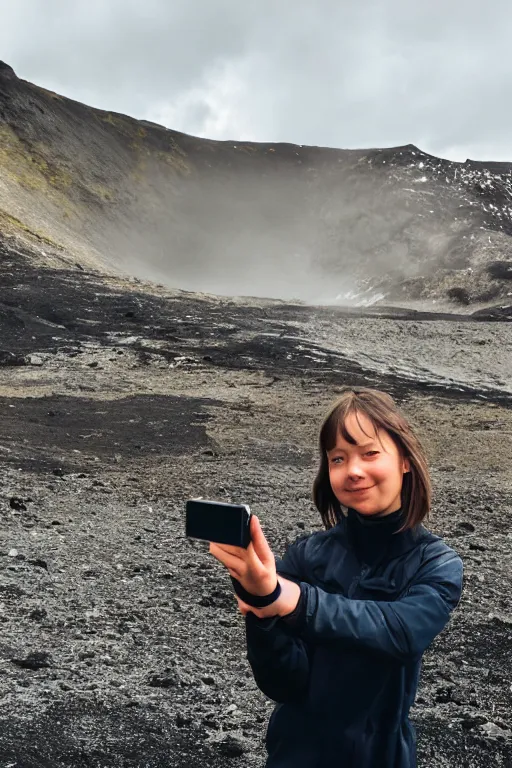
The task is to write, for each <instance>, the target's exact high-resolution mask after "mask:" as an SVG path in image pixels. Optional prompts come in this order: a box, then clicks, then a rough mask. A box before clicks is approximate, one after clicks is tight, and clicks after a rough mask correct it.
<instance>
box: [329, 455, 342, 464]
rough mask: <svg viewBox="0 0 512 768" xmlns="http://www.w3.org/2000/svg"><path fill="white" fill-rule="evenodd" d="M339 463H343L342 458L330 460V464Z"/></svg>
mask: <svg viewBox="0 0 512 768" xmlns="http://www.w3.org/2000/svg"><path fill="white" fill-rule="evenodd" d="M341 461H343V456H335V457H334V458H333V459H331V464H337V463H338V462H341Z"/></svg>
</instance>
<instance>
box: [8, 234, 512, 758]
mask: <svg viewBox="0 0 512 768" xmlns="http://www.w3.org/2000/svg"><path fill="white" fill-rule="evenodd" d="M0 281H1V285H2V296H1V301H0V329H1V339H2V341H1V350H0V414H1V417H2V421H1V423H2V429H1V431H0V458H1V460H2V463H1V465H0V491H1V494H0V514H1V518H2V526H1V529H0V530H1V537H0V622H1V623H2V634H1V637H2V639H1V643H0V650H1V653H0V693H1V698H0V723H1V726H2V727H1V729H0V766H1V768H7V766H10V767H11V768H14V767H16V768H35V767H36V766H37V767H38V768H39V767H40V766H41V767H44V768H50V767H51V768H71V767H72V766H73V768H75V767H76V766H80V767H81V766H84V767H85V766H87V767H89V766H91V767H92V766H94V768H96V767H97V768H99V767H100V766H109V767H110V766H116V768H117V767H119V768H121V767H123V768H124V767H128V766H130V767H132V766H133V767H135V766H137V767H138V766H140V767H141V768H142V766H145V767H147V768H156V767H157V766H162V768H163V766H166V768H167V767H168V766H172V767H173V768H181V767H182V766H183V767H185V766H187V768H189V767H190V766H194V768H206V766H208V768H217V767H219V768H220V766H222V767H223V768H224V766H226V765H231V766H233V768H239V767H240V768H241V767H242V766H247V767H248V768H252V767H253V766H254V768H257V767H261V766H262V765H263V764H264V758H265V753H264V747H263V737H264V733H265V728H266V722H267V720H268V716H269V714H270V711H271V708H272V702H270V701H268V700H267V699H266V698H265V696H264V695H263V694H262V693H261V692H259V691H258V689H257V688H256V686H255V684H254V682H253V680H252V676H251V672H250V669H249V666H248V663H247V661H246V658H245V646H244V627H243V618H242V617H241V616H240V615H239V614H238V613H237V610H236V603H235V600H234V598H233V597H232V593H231V589H230V585H229V577H228V576H227V574H226V573H224V570H223V569H222V567H221V566H220V565H219V564H218V563H217V561H215V560H214V559H213V558H211V557H210V556H209V554H208V552H207V545H204V544H203V543H200V542H192V541H189V540H187V539H186V538H185V537H184V535H183V527H184V526H183V523H184V520H183V509H184V501H185V500H186V499H187V498H189V497H190V496H192V495H196V496H197V495H201V496H204V497H206V498H208V497H210V498H218V499H226V500H231V501H243V502H246V503H249V504H250V505H251V507H252V509H253V510H254V511H255V512H256V513H257V514H258V515H259V516H260V518H261V520H262V524H263V527H264V529H265V532H266V533H267V536H268V538H269V540H270V542H271V545H272V547H273V550H274V551H275V552H276V554H280V553H282V551H283V549H284V547H285V545H286V543H287V542H288V541H292V540H294V539H295V538H296V537H297V536H298V535H302V534H303V533H304V532H308V531H313V530H318V529H319V528H320V527H321V525H320V518H319V515H318V513H317V512H316V511H315V509H314V508H313V505H312V502H311V501H310V486H311V482H312V479H313V476H314V472H315V465H316V452H315V451H316V434H317V428H318V424H319V420H320V418H321V416H322V414H323V412H324V410H325V408H326V406H327V405H328V403H329V402H330V401H331V400H332V399H333V398H334V397H335V396H336V394H337V393H338V391H339V389H340V387H341V386H344V385H346V384H354V385H356V384H359V385H360V384H369V385H371V386H379V387H382V388H383V389H386V390H387V391H389V392H390V393H391V394H393V395H394V396H395V397H396V398H397V399H398V400H399V402H400V403H401V405H402V407H403V409H404V411H405V412H406V413H407V414H408V415H409V416H410V418H411V420H412V422H413V423H414V424H415V426H416V427H417V429H418V431H419V433H420V435H421V437H422V438H423V440H424V442H425V444H426V447H427V450H428V454H429V457H430V461H431V466H432V474H433V479H434V485H435V499H434V508H433V514H432V519H431V521H430V524H429V525H430V527H431V529H432V530H434V532H436V533H441V534H442V535H444V536H445V537H446V540H447V542H448V543H449V544H450V545H451V546H453V547H454V548H455V549H456V550H457V551H458V552H459V553H460V554H461V556H462V558H463V560H464V563H465V587H464V593H463V598H462V601H461V604H460V607H459V609H458V610H457V612H456V614H455V615H454V617H453V620H452V622H451V623H450V625H449V627H448V628H447V629H446V630H445V631H444V632H443V633H442V634H441V636H440V637H439V638H438V639H437V640H436V642H435V643H434V644H433V645H432V647H431V648H430V649H429V651H428V652H427V654H426V656H425V661H424V667H423V672H422V678H421V683H420V688H419V693H418V698H417V703H416V706H415V708H414V712H413V721H414V723H415V725H416V728H417V732H418V740H419V765H420V766H424V767H425V768H427V766H428V768H444V767H446V768H448V767H449V768H477V767H480V766H482V767H483V766H485V768H491V767H493V766H502V767H503V766H509V768H510V766H512V722H511V716H510V713H511V711H512V678H511V671H510V657H511V652H512V611H511V603H510V588H511V577H510V574H511V572H512V562H511V559H512V558H511V554H510V553H511V540H512V533H511V529H510V523H509V520H510V514H511V513H512V504H511V487H512V469H511V465H510V450H511V448H512V439H511V437H512V411H511V404H512V393H511V379H512V364H511V362H510V361H511V355H510V349H511V341H512V336H511V333H512V331H511V327H510V325H509V324H507V323H498V322H475V321H472V320H468V319H467V318H466V319H460V318H459V319H457V318H454V319H453V320H451V321H450V320H438V319H437V320H436V319H433V318H430V319H422V320H417V319H410V320H407V319H404V318H403V317H401V318H400V319H396V320H393V319H390V318H389V317H386V318H383V317H378V316H374V315H373V316H372V315H371V314H369V315H368V317H357V318H356V317H353V316H352V315H350V313H349V314H344V313H343V312H340V311H339V310H334V309H333V310H327V309H323V310H320V309H315V308H308V307H301V306H292V305H286V304H280V303H269V302H258V301H255V300H248V301H246V302H243V301H240V300H237V301H230V300H229V299H225V300H218V299H214V298H208V297H205V296H197V295H196V294H192V293H185V292H183V293H177V292H175V293H171V292H166V291H165V290H163V289H161V288H157V287H151V286H149V285H147V284H143V283H140V282H139V281H135V282H134V281H131V282H130V281H126V282H123V281H121V280H120V279H119V278H107V277H101V276H100V275H99V274H95V273H86V272H83V271H80V270H78V269H77V270H76V271H71V270H59V269H56V268H53V269H49V268H47V267H44V266H43V265H42V263H38V262H37V260H36V259H35V256H34V255H30V254H28V253H25V252H24V251H23V250H21V249H20V248H19V247H17V248H16V247H13V245H12V244H10V245H6V244H4V245H3V246H2V247H1V261H0Z"/></svg>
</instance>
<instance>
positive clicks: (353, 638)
mask: <svg viewBox="0 0 512 768" xmlns="http://www.w3.org/2000/svg"><path fill="white" fill-rule="evenodd" d="M462 583H463V565H462V561H461V559H460V557H459V556H458V555H457V554H456V553H455V552H453V550H451V549H449V548H446V550H444V551H443V552H442V553H441V554H439V555H437V556H435V557H432V558H430V559H429V560H427V562H425V564H424V565H423V566H422V567H421V568H420V570H419V571H418V573H417V575H416V577H415V579H414V580H413V582H412V583H411V585H410V587H409V589H408V590H407V592H406V593H405V594H404V595H403V596H402V597H401V598H400V599H398V600H395V601H390V602H386V601H374V600H351V599H349V598H346V597H344V596H343V595H338V594H331V593H329V592H325V591H324V590H322V589H320V588H319V587H313V586H311V585H310V584H308V583H305V582H301V584H300V588H301V596H300V599H299V603H298V605H297V608H296V610H295V611H294V613H293V615H291V616H290V617H289V618H288V619H286V618H285V619H284V622H285V623H287V625H288V626H289V627H290V628H291V629H293V631H294V633H295V634H296V636H297V637H299V638H302V639H304V640H306V642H307V641H315V642H330V641H332V642H336V643H339V644H341V646H342V647H347V648H349V647H352V648H353V647H359V648H361V647H364V648H368V649H369V650H372V651H376V652H378V653H383V654H385V655H387V656H390V657H392V658H394V659H398V660H399V661H402V662H403V661H407V660H409V659H414V658H417V657H418V656H421V654H422V653H423V652H424V651H425V649H426V648H427V647H428V646H429V645H430V644H431V642H432V641H433V640H434V638H435V637H436V635H438V634H439V633H440V632H441V630H442V629H443V628H444V627H445V626H446V624H447V623H448V620H449V618H450V614H451V612H452V611H453V610H454V609H455V608H456V606H457V604H458V602H459V600H460V596H461V592H462Z"/></svg>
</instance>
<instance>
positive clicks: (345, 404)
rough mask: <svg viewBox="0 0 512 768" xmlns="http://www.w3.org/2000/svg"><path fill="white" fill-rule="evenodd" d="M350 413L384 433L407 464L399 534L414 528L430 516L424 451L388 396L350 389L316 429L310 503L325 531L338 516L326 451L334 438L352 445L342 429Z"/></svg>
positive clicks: (429, 489)
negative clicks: (316, 460) (316, 454)
mask: <svg viewBox="0 0 512 768" xmlns="http://www.w3.org/2000/svg"><path fill="white" fill-rule="evenodd" d="M351 413H355V414H356V416H357V414H358V413H359V414H365V416H367V417H368V418H369V419H370V421H371V422H372V424H373V427H374V429H375V432H376V433H377V432H378V430H379V429H384V430H386V432H387V433H388V434H389V436H390V437H391V438H392V439H393V441H394V443H395V445H396V446H397V448H398V450H399V452H400V455H401V456H402V458H404V459H408V460H409V465H410V471H409V472H407V473H404V476H403V484H402V494H401V499H402V509H403V511H404V517H405V520H404V524H403V526H402V528H401V529H400V530H401V531H404V530H406V529H408V528H414V526H416V525H418V524H419V523H421V522H422V520H424V519H425V518H428V516H429V512H430V503H431V498H432V486H431V482H430V475H429V471H428V466H427V459H426V456H425V452H424V449H423V447H422V445H421V443H420V441H419V440H418V438H417V437H416V435H415V434H414V433H413V431H412V429H411V426H410V424H409V423H408V421H407V419H406V418H405V416H404V415H403V414H402V413H401V412H400V410H399V409H398V406H397V405H396V403H395V401H394V400H393V398H392V397H390V395H388V394H387V393H386V392H381V391H379V390H377V389H368V388H366V387H361V388H350V389H347V390H346V391H344V392H343V394H342V395H341V397H339V398H338V400H336V401H335V402H334V403H333V404H332V405H331V407H330V409H329V412H328V413H327V416H326V417H325V419H324V421H323V424H322V426H321V428H320V436H319V448H320V466H319V469H318V473H317V476H316V478H315V481H314V483H313V501H314V502H315V506H316V508H317V509H318V511H319V512H320V515H321V517H322V521H323V523H324V526H325V528H326V529H329V528H332V527H333V526H335V525H336V524H337V523H338V522H339V520H340V519H341V516H342V509H341V504H340V502H339V501H338V499H337V498H336V496H335V495H334V493H333V490H332V488H331V483H330V480H329V464H328V459H327V451H330V450H332V448H334V446H335V445H336V440H337V436H338V434H341V435H342V437H343V438H344V439H345V440H347V442H349V443H351V445H356V441H355V440H354V438H353V437H352V436H351V435H350V434H349V433H348V431H347V429H346V427H345V419H346V418H347V416H348V415H349V414H351Z"/></svg>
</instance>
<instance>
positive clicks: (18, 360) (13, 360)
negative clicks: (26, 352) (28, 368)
mask: <svg viewBox="0 0 512 768" xmlns="http://www.w3.org/2000/svg"><path fill="white" fill-rule="evenodd" d="M2 365H27V360H26V359H25V357H23V356H21V355H16V354H14V353H13V352H7V351H5V350H0V366H2Z"/></svg>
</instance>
